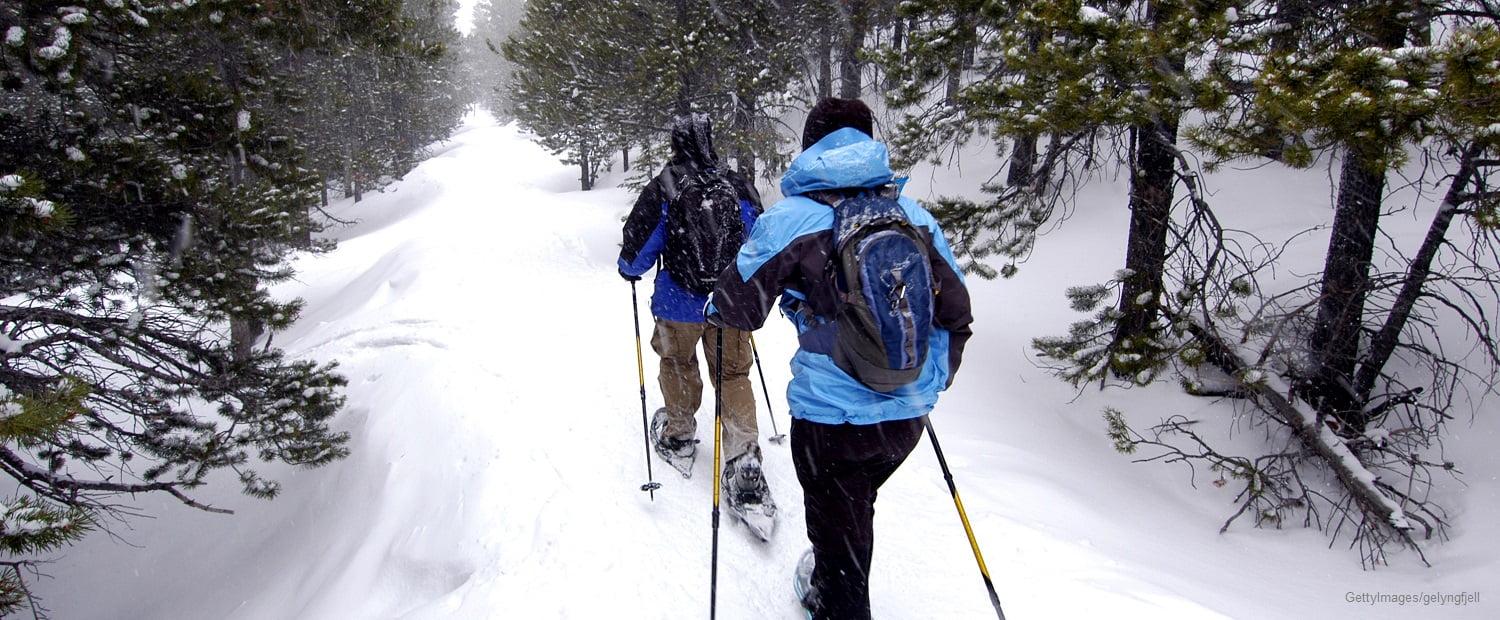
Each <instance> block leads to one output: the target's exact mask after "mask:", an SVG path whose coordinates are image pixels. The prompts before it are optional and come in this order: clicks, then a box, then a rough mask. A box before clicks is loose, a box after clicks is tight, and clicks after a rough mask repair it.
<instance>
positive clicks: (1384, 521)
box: [1188, 321, 1426, 562]
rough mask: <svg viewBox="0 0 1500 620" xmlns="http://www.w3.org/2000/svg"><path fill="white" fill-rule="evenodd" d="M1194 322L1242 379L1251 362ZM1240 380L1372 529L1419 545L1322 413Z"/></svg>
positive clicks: (1210, 348) (1221, 362) (1214, 353)
mask: <svg viewBox="0 0 1500 620" xmlns="http://www.w3.org/2000/svg"><path fill="white" fill-rule="evenodd" d="M1188 325H1189V327H1188V328H1189V330H1190V331H1191V332H1192V333H1193V336H1194V337H1195V338H1196V339H1197V340H1198V342H1199V343H1202V344H1203V345H1204V349H1205V350H1206V353H1207V354H1208V359H1211V360H1215V364H1216V365H1218V366H1219V367H1220V368H1221V369H1222V370H1223V371H1224V372H1225V373H1226V374H1228V375H1229V376H1231V377H1236V379H1237V381H1238V377H1240V376H1241V375H1242V374H1243V373H1244V371H1245V370H1246V369H1248V368H1250V364H1248V363H1247V362H1245V361H1244V359H1243V358H1242V357H1240V355H1239V354H1238V353H1236V351H1235V350H1234V349H1233V348H1232V347H1230V345H1229V344H1228V343H1226V342H1224V341H1223V340H1222V339H1220V338H1219V337H1218V335H1217V334H1213V333H1211V332H1210V331H1209V330H1207V329H1205V328H1204V327H1203V326H1202V325H1199V324H1198V323H1196V322H1192V321H1189V322H1188ZM1238 382H1239V384H1240V387H1241V389H1242V390H1244V391H1245V392H1246V393H1248V394H1250V397H1251V399H1252V400H1254V401H1255V403H1256V404H1257V405H1259V406H1260V407H1261V408H1262V409H1264V410H1265V411H1266V412H1267V413H1269V414H1271V415H1272V416H1274V417H1275V418H1276V419H1278V420H1280V421H1282V422H1284V423H1285V424H1286V425H1287V426H1288V427H1290V429H1291V431H1292V434H1293V435H1294V436H1296V438H1297V440H1298V441H1299V442H1300V443H1301V444H1302V446H1303V447H1304V448H1306V449H1307V451H1308V453H1310V454H1312V455H1315V456H1317V457H1318V458H1319V459H1321V460H1322V461H1323V464H1324V465H1326V466H1328V468H1329V469H1332V470H1333V473H1334V475H1335V476H1336V477H1337V478H1338V481H1339V484H1340V485H1342V486H1343V487H1344V490H1345V491H1346V492H1348V493H1349V495H1351V496H1352V497H1353V498H1354V501H1355V504H1356V505H1357V506H1358V507H1359V509H1360V510H1361V511H1362V512H1364V513H1365V514H1367V515H1370V516H1371V517H1373V518H1371V519H1369V520H1368V522H1369V523H1371V524H1372V525H1370V527H1372V528H1377V529H1381V530H1384V531H1387V532H1391V533H1393V534H1395V535H1396V536H1398V537H1400V538H1401V540H1403V541H1405V542H1406V543H1407V544H1409V545H1411V546H1412V548H1413V549H1417V545H1416V541H1414V540H1412V538H1411V529H1412V525H1411V522H1410V520H1408V518H1407V516H1406V513H1405V511H1404V510H1402V509H1401V505H1400V504H1398V503H1397V502H1396V501H1395V500H1394V499H1392V498H1391V497H1390V496H1389V495H1386V493H1385V492H1384V491H1382V490H1381V489H1380V487H1378V486H1376V481H1377V480H1378V478H1377V477H1376V476H1375V475H1374V474H1372V473H1370V470H1368V469H1366V468H1365V466H1364V464H1363V463H1361V462H1360V461H1359V459H1358V458H1356V457H1355V455H1354V453H1353V452H1352V451H1350V449H1349V446H1348V445H1345V443H1344V441H1343V440H1342V439H1340V438H1339V437H1337V436H1336V435H1334V434H1333V432H1332V431H1330V430H1329V429H1328V427H1327V426H1326V425H1323V424H1320V423H1319V422H1318V421H1317V414H1316V412H1314V411H1307V410H1306V409H1307V407H1306V405H1305V404H1302V403H1299V402H1298V401H1296V400H1289V399H1288V398H1287V396H1286V395H1285V394H1283V393H1282V392H1281V391H1278V390H1276V389H1273V388H1272V387H1271V386H1268V385H1266V384H1265V383H1260V382H1255V383H1250V382H1244V381H1238ZM1423 561H1424V562H1425V561H1426V560H1425V558H1424V560H1423Z"/></svg>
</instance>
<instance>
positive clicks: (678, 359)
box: [651, 319, 760, 463]
mask: <svg viewBox="0 0 1500 620" xmlns="http://www.w3.org/2000/svg"><path fill="white" fill-rule="evenodd" d="M723 331H724V389H723V390H721V391H720V393H721V394H723V397H724V412H723V414H724V419H723V423H724V445H723V448H722V449H723V451H724V462H726V463H727V462H729V460H730V459H733V458H734V457H737V456H739V455H741V454H744V453H746V452H749V451H752V450H754V451H756V452H759V449H758V446H757V443H756V442H757V440H758V439H759V437H760V435H759V433H760V431H759V429H758V428H756V426H755V392H754V390H753V389H752V388H751V387H750V364H751V363H752V357H751V352H750V332H743V331H740V330H737V329H724V330H723ZM718 332H719V328H717V327H714V326H713V325H710V324H708V323H680V322H677V321H667V320H664V319H656V332H655V333H653V334H652V335H651V348H652V349H653V350H655V351H656V354H657V355H659V356H661V372H660V373H659V375H658V377H657V378H658V380H659V381H660V383H661V396H662V400H664V401H666V409H667V428H666V430H665V431H664V432H663V434H664V435H665V436H667V437H693V436H694V434H695V432H696V431H697V428H698V421H697V420H696V419H695V418H694V414H696V413H697V412H698V407H699V406H701V405H702V404H703V378H702V376H701V375H699V374H698V344H699V343H700V342H701V343H702V344H703V355H704V357H706V358H708V373H709V378H710V379H712V378H714V377H716V376H717V373H718V367H717V361H718V359H717V358H718V356H717V354H716V352H715V350H714V346H715V344H716V339H717V337H718ZM703 441H704V442H705V443H707V442H711V441H713V434H712V432H710V434H709V436H708V437H705V438H703Z"/></svg>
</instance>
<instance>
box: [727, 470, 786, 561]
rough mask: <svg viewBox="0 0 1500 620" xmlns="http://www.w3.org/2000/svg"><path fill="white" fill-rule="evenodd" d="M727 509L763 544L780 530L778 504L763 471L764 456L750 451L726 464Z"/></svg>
mask: <svg viewBox="0 0 1500 620" xmlns="http://www.w3.org/2000/svg"><path fill="white" fill-rule="evenodd" d="M723 484H724V495H725V501H724V504H725V507H726V508H728V509H729V514H732V515H734V516H735V518H737V519H739V520H740V522H741V523H744V524H745V527H748V528H750V533H752V534H755V537H756V538H759V539H761V540H762V541H765V540H770V539H771V534H772V533H774V532H775V531H776V502H775V501H773V500H772V499H771V488H770V486H769V485H767V484H766V477H765V472H764V471H762V470H761V466H760V456H759V455H758V454H755V453H754V452H747V453H745V454H742V455H740V456H737V457H735V458H733V459H731V460H730V461H729V462H728V463H725V464H724V478H723Z"/></svg>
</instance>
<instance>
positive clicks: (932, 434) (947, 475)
mask: <svg viewBox="0 0 1500 620" xmlns="http://www.w3.org/2000/svg"><path fill="white" fill-rule="evenodd" d="M922 424H923V425H924V426H926V427H927V437H928V438H930V439H932V449H933V450H935V451H936V452H937V458H938V465H940V466H942V468H943V480H945V481H947V482H948V492H949V493H952V494H953V505H954V506H956V507H958V519H959V520H960V521H963V523H964V532H965V533H966V534H968V535H969V547H971V548H973V549H974V560H975V561H977V562H979V574H980V576H982V577H984V587H985V589H986V590H989V591H990V603H992V604H994V605H995V615H996V616H999V617H1000V620H1005V612H1004V611H1002V610H1001V609H1000V595H999V594H996V593H995V582H993V581H991V580H990V570H989V569H988V568H985V566H984V556H983V555H980V553H979V541H978V540H976V539H975V538H974V528H973V527H971V526H970V525H969V515H967V514H965V513H964V503H963V501H962V500H960V499H958V487H957V486H954V484H953V472H951V471H949V470H948V459H945V458H943V448H942V446H939V445H938V438H937V431H935V430H932V418H930V417H928V416H923V417H922Z"/></svg>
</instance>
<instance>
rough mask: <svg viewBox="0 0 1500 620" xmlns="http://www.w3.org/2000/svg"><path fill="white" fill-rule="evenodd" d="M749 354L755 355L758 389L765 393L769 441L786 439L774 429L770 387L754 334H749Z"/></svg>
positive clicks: (774, 413) (778, 442)
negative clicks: (768, 419) (769, 423)
mask: <svg viewBox="0 0 1500 620" xmlns="http://www.w3.org/2000/svg"><path fill="white" fill-rule="evenodd" d="M750 355H752V356H754V357H755V374H758V375H760V391H761V393H762V394H765V395H766V417H768V418H771V443H774V444H780V443H781V442H783V441H786V435H783V434H781V433H780V432H779V431H777V430H776V412H775V411H771V388H770V387H769V386H767V385H766V371H764V370H761V367H760V350H758V349H756V348H755V334H750Z"/></svg>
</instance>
